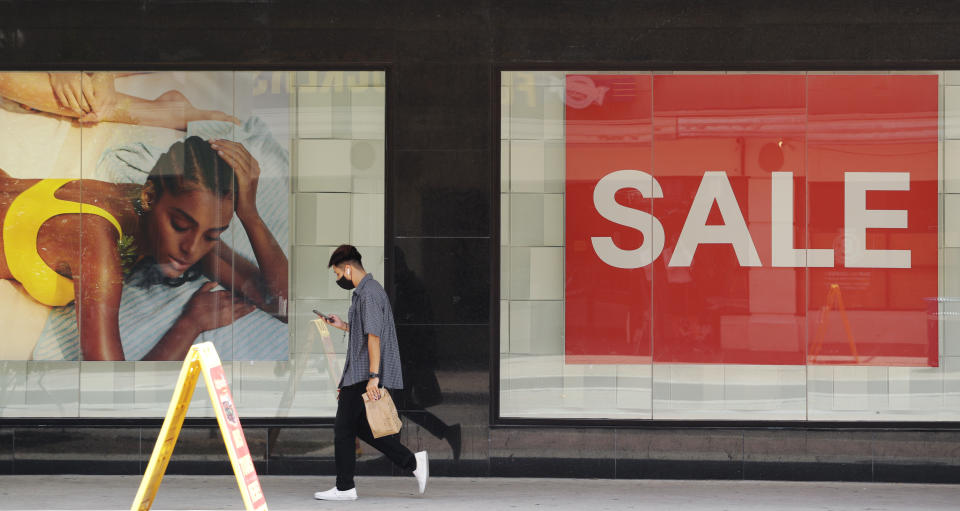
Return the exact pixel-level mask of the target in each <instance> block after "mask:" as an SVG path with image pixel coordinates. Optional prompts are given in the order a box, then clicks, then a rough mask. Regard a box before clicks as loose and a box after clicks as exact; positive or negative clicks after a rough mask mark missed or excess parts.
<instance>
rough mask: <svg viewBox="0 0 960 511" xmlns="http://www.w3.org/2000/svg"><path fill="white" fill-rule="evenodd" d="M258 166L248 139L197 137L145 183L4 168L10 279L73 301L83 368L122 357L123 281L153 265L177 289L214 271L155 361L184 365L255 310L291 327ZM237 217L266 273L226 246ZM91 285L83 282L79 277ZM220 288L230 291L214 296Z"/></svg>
mask: <svg viewBox="0 0 960 511" xmlns="http://www.w3.org/2000/svg"><path fill="white" fill-rule="evenodd" d="M259 175H260V168H259V164H258V163H257V161H256V160H255V159H254V158H253V157H252V156H251V155H250V153H249V152H247V150H246V149H245V148H244V147H243V146H242V145H241V144H238V143H235V142H230V141H225V140H214V141H211V142H207V141H204V140H202V139H200V138H199V137H189V138H187V139H186V140H183V141H180V142H177V143H175V144H173V146H171V147H170V150H169V151H168V152H167V153H165V154H164V155H162V156H161V157H160V159H159V160H158V161H157V163H156V165H155V166H154V167H153V169H152V170H151V172H150V175H149V176H148V178H147V182H146V184H144V185H142V186H141V185H135V184H115V183H107V182H103V181H95V180H90V179H82V180H81V179H39V180H38V179H14V178H12V177H10V176H9V175H7V174H6V173H5V172H3V171H0V218H2V219H3V220H2V237H0V278H4V279H11V280H16V281H18V282H19V283H20V284H21V285H22V286H23V288H24V290H25V291H26V292H27V293H28V294H30V295H31V296H32V297H33V298H34V299H36V300H37V301H39V302H40V303H43V304H44V305H49V306H63V305H67V304H69V303H70V302H71V301H74V302H75V307H76V310H77V320H78V322H79V326H80V348H81V355H82V357H83V359H84V360H123V359H124V354H123V348H122V346H121V342H120V330H119V325H118V321H119V314H118V311H119V307H120V297H121V291H122V284H123V275H124V273H125V272H127V271H129V270H130V269H131V268H132V266H134V265H136V264H145V263H147V262H153V263H154V265H153V267H152V271H154V272H155V273H156V274H157V276H158V279H159V280H161V281H163V282H165V283H166V284H167V285H179V284H180V283H182V282H184V281H186V280H193V279H196V278H198V277H199V275H200V274H201V273H202V274H205V275H206V276H208V277H209V278H210V279H212V280H213V281H214V282H208V283H206V284H204V285H203V286H202V287H201V288H200V289H199V291H197V292H196V293H195V294H194V295H193V297H192V298H191V299H190V301H189V302H188V303H187V305H186V306H185V308H184V310H183V312H182V313H181V315H180V317H179V318H178V320H177V321H176V322H175V323H174V325H173V326H172V327H171V328H170V329H169V330H168V331H167V332H166V334H165V335H164V336H163V337H162V338H161V339H160V340H159V341H158V342H157V344H156V345H155V346H154V347H153V349H152V350H151V351H150V352H149V353H148V354H147V355H146V357H145V359H147V360H177V359H182V358H183V357H184V356H185V355H186V353H187V351H188V350H189V348H190V345H191V344H193V342H194V341H195V339H196V338H197V336H198V335H199V334H200V333H201V332H204V331H207V330H213V329H216V328H219V327H222V326H225V325H228V324H230V323H231V322H232V321H233V320H234V319H236V318H237V317H240V316H243V315H245V314H247V313H249V312H252V311H253V310H254V306H256V307H259V308H261V309H263V310H265V311H267V312H270V313H274V314H276V315H277V316H278V317H279V318H280V319H281V320H284V321H285V320H286V310H285V309H286V300H287V296H288V283H287V259H286V256H285V255H284V254H283V251H282V250H281V249H280V246H279V244H278V243H277V241H276V240H275V239H274V237H273V235H272V234H271V233H270V231H269V230H268V229H267V228H266V226H265V225H264V223H263V221H262V220H261V219H260V216H259V213H258V211H257V207H256V193H257V183H258V179H259ZM234 213H236V215H237V218H239V219H240V222H241V223H242V225H243V227H244V229H245V231H246V233H247V236H248V237H249V239H250V242H251V245H252V247H253V249H254V253H255V255H256V258H257V262H258V263H259V267H258V266H257V265H255V264H253V263H251V262H249V261H246V260H245V259H243V258H242V257H236V258H234V257H233V252H232V251H231V249H230V248H229V247H228V246H227V245H225V244H224V243H223V242H222V241H221V240H220V239H219V236H220V234H221V233H222V232H223V231H224V230H225V229H227V227H228V226H229V223H230V220H231V219H232V218H233V215H234ZM81 277H82V278H81ZM217 283H219V284H221V285H223V286H224V287H225V288H227V289H228V290H231V291H232V293H231V291H225V290H221V291H213V292H211V290H212V289H213V288H214V287H215V286H216V284H217Z"/></svg>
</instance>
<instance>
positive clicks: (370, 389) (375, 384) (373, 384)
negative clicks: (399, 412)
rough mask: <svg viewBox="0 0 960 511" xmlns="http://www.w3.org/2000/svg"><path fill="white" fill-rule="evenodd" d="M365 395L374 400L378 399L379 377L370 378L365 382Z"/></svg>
mask: <svg viewBox="0 0 960 511" xmlns="http://www.w3.org/2000/svg"><path fill="white" fill-rule="evenodd" d="M367 397H369V398H370V399H372V400H374V401H376V400H378V399H380V378H370V381H368V382H367Z"/></svg>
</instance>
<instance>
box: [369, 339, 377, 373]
mask: <svg viewBox="0 0 960 511" xmlns="http://www.w3.org/2000/svg"><path fill="white" fill-rule="evenodd" d="M367 353H368V354H369V355H370V372H371V373H379V372H380V338H379V337H377V336H376V335H373V334H368V336H367Z"/></svg>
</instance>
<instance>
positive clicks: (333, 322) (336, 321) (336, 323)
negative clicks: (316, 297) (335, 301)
mask: <svg viewBox="0 0 960 511" xmlns="http://www.w3.org/2000/svg"><path fill="white" fill-rule="evenodd" d="M327 318H330V319H329V320H328V319H327ZM327 318H323V320H324V321H326V322H327V324H328V325H330V326H332V327H336V328H339V329H340V330H344V331H346V330H349V328H348V327H347V324H346V323H344V322H343V320H342V319H340V316H337V315H336V314H331V315H329V316H327Z"/></svg>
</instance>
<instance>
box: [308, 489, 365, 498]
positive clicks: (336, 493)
mask: <svg viewBox="0 0 960 511" xmlns="http://www.w3.org/2000/svg"><path fill="white" fill-rule="evenodd" d="M313 498H315V499H317V500H357V489H356V488H350V489H349V490H345V491H340V490H338V489H337V487H336V486H334V487H333V488H330V489H329V490H327V491H318V492H317V493H314V494H313Z"/></svg>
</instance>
